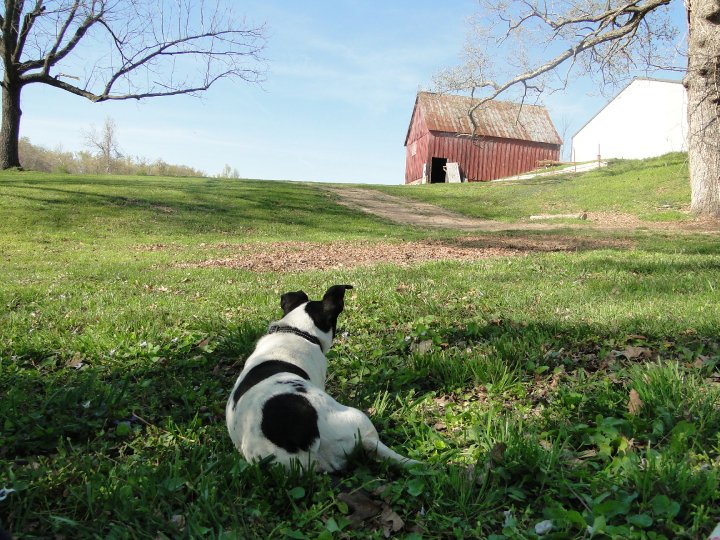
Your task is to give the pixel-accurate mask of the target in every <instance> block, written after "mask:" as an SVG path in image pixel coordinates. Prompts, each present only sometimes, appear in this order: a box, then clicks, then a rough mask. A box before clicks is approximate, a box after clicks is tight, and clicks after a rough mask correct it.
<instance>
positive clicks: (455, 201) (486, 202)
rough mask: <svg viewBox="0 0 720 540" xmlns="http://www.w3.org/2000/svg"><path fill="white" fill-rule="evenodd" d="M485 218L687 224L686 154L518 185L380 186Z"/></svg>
mask: <svg viewBox="0 0 720 540" xmlns="http://www.w3.org/2000/svg"><path fill="white" fill-rule="evenodd" d="M377 189H381V190H383V191H385V192H387V193H391V194H393V195H402V196H404V197H410V198H413V199H418V200H421V201H425V202H431V203H433V204H437V205H440V206H442V207H444V208H447V209H450V210H453V211H455V212H459V213H461V214H466V215H469V216H473V217H478V218H484V219H499V220H518V219H523V218H528V217H530V216H532V215H538V214H571V213H581V212H583V211H589V212H621V213H629V214H633V215H637V216H640V217H641V218H642V219H645V220H647V221H667V220H683V219H688V218H689V216H688V215H687V213H685V212H680V211H679V210H686V209H687V207H688V203H689V199H690V184H689V181H688V171H687V154H684V153H675V154H667V155H664V156H660V157H657V158H651V159H646V160H641V161H633V160H623V161H612V162H610V163H609V164H608V166H607V167H603V168H601V169H598V170H595V171H591V172H588V173H585V174H579V175H576V174H568V175H558V176H548V177H538V178H534V179H530V180H523V181H517V182H485V183H472V184H431V185H424V186H396V187H386V186H383V187H379V188H377Z"/></svg>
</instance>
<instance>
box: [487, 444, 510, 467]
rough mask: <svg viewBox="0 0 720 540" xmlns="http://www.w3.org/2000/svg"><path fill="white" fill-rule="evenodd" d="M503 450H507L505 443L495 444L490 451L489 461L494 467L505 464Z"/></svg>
mask: <svg viewBox="0 0 720 540" xmlns="http://www.w3.org/2000/svg"><path fill="white" fill-rule="evenodd" d="M505 450H507V445H506V444H505V443H502V442H499V443H495V445H494V446H493V447H492V449H491V450H490V460H491V461H492V462H493V463H494V464H495V465H502V464H503V463H505Z"/></svg>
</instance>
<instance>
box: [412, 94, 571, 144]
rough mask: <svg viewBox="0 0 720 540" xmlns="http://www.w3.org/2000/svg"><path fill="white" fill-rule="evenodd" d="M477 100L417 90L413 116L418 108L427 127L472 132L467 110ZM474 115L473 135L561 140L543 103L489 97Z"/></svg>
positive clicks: (460, 132)
mask: <svg viewBox="0 0 720 540" xmlns="http://www.w3.org/2000/svg"><path fill="white" fill-rule="evenodd" d="M477 102H478V100H477V99H473V98H470V97H466V96H453V95H447V94H434V93H431V92H418V95H417V100H416V101H415V110H414V111H413V116H414V115H415V113H416V112H417V110H418V108H419V109H420V110H421V111H422V115H423V118H424V120H425V124H426V125H427V128H428V130H430V131H443V132H447V133H458V134H461V135H472V134H473V126H472V123H471V122H470V118H469V116H468V112H469V111H470V108H471V107H472V106H473V105H475V104H477ZM474 116H475V121H476V123H477V130H476V131H475V133H474V135H476V136H478V137H498V138H501V139H518V140H521V141H533V142H540V143H549V144H558V145H559V144H562V139H561V138H560V136H559V135H558V133H557V131H556V130H555V126H554V125H553V123H552V120H550V115H549V114H548V112H547V109H545V107H539V106H537V105H525V104H523V105H520V104H518V103H510V102H508V101H495V100H492V101H488V102H486V103H483V104H482V105H481V106H480V107H479V108H478V109H477V110H476V111H475V115H474ZM409 133H410V131H409V129H408V134H409ZM405 143H406V144H407V137H406V139H405Z"/></svg>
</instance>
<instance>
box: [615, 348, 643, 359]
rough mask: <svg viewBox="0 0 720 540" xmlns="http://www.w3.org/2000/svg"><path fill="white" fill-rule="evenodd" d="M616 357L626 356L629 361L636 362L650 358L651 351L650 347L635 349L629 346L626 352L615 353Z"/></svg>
mask: <svg viewBox="0 0 720 540" xmlns="http://www.w3.org/2000/svg"><path fill="white" fill-rule="evenodd" d="M613 353H614V354H615V356H624V357H625V358H627V359H628V360H634V359H635V358H641V357H645V358H649V357H650V354H651V350H650V349H649V348H648V347H634V346H632V345H628V346H627V347H625V350H624V351H613Z"/></svg>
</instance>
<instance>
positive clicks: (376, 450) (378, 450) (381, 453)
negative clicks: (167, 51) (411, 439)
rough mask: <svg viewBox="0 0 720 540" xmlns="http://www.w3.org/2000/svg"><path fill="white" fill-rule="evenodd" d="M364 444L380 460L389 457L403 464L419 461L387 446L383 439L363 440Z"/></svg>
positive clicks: (407, 464) (414, 463)
mask: <svg viewBox="0 0 720 540" xmlns="http://www.w3.org/2000/svg"><path fill="white" fill-rule="evenodd" d="M363 446H364V447H365V450H366V451H367V452H370V453H371V454H374V455H375V457H376V458H377V459H379V460H383V459H389V460H390V461H394V462H395V463H398V464H400V465H403V466H409V465H417V464H418V463H420V462H419V461H415V460H414V459H410V458H406V457H405V456H401V455H400V454H398V453H397V452H396V451H395V450H393V449H392V448H389V447H387V446H385V445H384V444H383V443H382V442H381V441H367V440H365V441H363Z"/></svg>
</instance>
